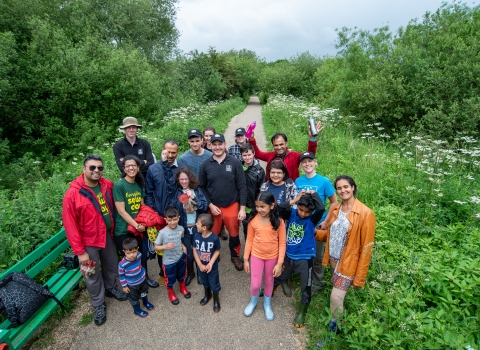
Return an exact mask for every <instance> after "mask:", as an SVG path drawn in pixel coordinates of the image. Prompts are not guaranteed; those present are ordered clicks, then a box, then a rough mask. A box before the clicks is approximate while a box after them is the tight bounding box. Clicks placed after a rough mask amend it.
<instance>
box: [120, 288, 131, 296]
mask: <svg viewBox="0 0 480 350" xmlns="http://www.w3.org/2000/svg"><path fill="white" fill-rule="evenodd" d="M122 289H123V292H124V293H126V294H128V293H130V288H128V287H123V288H122Z"/></svg>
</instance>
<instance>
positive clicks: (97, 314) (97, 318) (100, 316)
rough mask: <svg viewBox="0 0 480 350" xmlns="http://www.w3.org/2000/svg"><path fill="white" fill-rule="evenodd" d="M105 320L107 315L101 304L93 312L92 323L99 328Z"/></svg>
mask: <svg viewBox="0 0 480 350" xmlns="http://www.w3.org/2000/svg"><path fill="white" fill-rule="evenodd" d="M106 320H107V314H106V313H105V305H103V304H102V305H100V306H97V307H96V308H95V311H94V316H93V322H95V324H96V325H97V326H100V325H102V324H104V323H105V321H106Z"/></svg>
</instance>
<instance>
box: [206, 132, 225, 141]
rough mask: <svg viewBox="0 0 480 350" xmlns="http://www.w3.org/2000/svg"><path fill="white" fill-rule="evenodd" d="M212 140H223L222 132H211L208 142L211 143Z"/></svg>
mask: <svg viewBox="0 0 480 350" xmlns="http://www.w3.org/2000/svg"><path fill="white" fill-rule="evenodd" d="M213 141H221V142H225V136H223V134H213V135H212V137H211V138H210V143H212V142H213Z"/></svg>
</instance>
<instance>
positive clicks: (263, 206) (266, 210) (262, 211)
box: [255, 201, 275, 218]
mask: <svg viewBox="0 0 480 350" xmlns="http://www.w3.org/2000/svg"><path fill="white" fill-rule="evenodd" d="M274 206H275V203H274V204H272V205H268V204H267V203H264V202H261V201H255V209H256V210H257V213H258V214H259V215H260V216H261V217H264V218H266V217H269V216H270V211H271V210H272V209H273V207H274Z"/></svg>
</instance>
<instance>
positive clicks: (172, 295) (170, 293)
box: [167, 287, 180, 305]
mask: <svg viewBox="0 0 480 350" xmlns="http://www.w3.org/2000/svg"><path fill="white" fill-rule="evenodd" d="M167 292H168V299H170V302H171V303H172V304H173V305H178V303H180V301H179V300H178V298H177V296H176V295H175V292H174V291H173V288H168V287H167Z"/></svg>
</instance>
